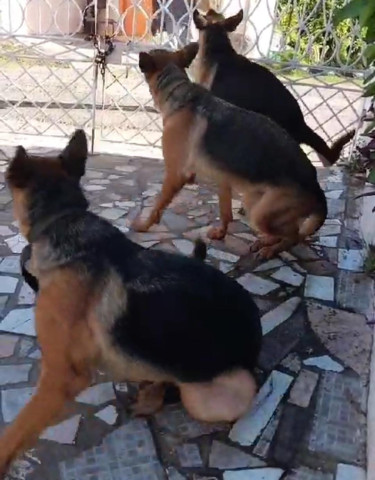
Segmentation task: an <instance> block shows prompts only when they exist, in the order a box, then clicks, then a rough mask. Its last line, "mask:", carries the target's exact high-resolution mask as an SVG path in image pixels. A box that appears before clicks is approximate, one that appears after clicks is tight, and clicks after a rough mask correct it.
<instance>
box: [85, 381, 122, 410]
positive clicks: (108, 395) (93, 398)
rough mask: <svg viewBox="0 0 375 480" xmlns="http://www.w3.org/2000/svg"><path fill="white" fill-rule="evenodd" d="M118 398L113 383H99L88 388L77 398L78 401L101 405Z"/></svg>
mask: <svg viewBox="0 0 375 480" xmlns="http://www.w3.org/2000/svg"><path fill="white" fill-rule="evenodd" d="M115 398H116V396H115V392H114V390H113V386H112V383H110V382H107V383H99V384H98V385H94V386H93V387H90V388H88V389H86V390H85V391H84V392H82V393H81V394H80V395H78V397H77V398H76V401H77V402H80V403H88V404H90V405H96V406H99V405H101V404H102V403H106V402H109V401H110V400H114V399H115Z"/></svg>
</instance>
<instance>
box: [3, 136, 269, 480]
mask: <svg viewBox="0 0 375 480" xmlns="http://www.w3.org/2000/svg"><path fill="white" fill-rule="evenodd" d="M86 158H87V141H86V137H85V134H84V133H83V132H82V131H77V132H76V133H75V134H74V135H73V137H72V139H71V140H70V142H69V144H68V145H67V147H66V148H65V149H64V151H63V152H62V153H61V154H60V155H59V156H58V157H51V158H41V157H36V156H29V155H28V154H27V152H26V151H25V150H24V149H23V148H22V147H19V148H18V149H17V152H16V155H15V157H14V159H13V160H12V161H11V162H10V165H9V167H8V170H7V174H6V176H7V182H8V185H9V187H10V189H11V192H12V197H13V206H14V213H15V217H16V219H17V221H18V223H19V225H20V230H21V233H22V234H23V235H24V236H25V237H26V238H27V240H28V241H29V242H30V243H31V244H32V256H31V271H32V276H33V277H34V276H35V279H37V284H36V287H37V288H38V289H39V291H38V296H37V301H36V307H35V322H36V331H37V336H38V341H39V344H40V347H41V351H42V359H41V375H40V379H39V383H38V387H37V391H36V393H35V395H34V396H33V397H32V398H31V400H30V401H29V403H28V404H27V405H26V406H25V407H24V408H23V410H22V411H21V412H20V413H19V415H18V416H17V418H16V419H15V421H14V422H13V423H12V424H11V425H10V426H8V428H7V429H6V430H5V431H4V433H3V435H2V437H1V438H0V476H1V478H3V476H4V475H5V472H6V470H7V468H8V467H9V464H10V463H11V462H12V461H13V460H14V459H15V457H16V456H17V455H18V454H20V453H21V452H22V451H23V450H24V449H26V448H28V447H29V446H31V445H32V444H33V442H35V441H36V440H37V438H38V436H39V435H40V434H41V432H42V431H43V430H44V429H45V428H47V427H48V426H50V425H52V424H53V423H54V422H56V421H58V420H59V419H60V420H61V414H62V412H63V409H64V406H65V405H66V404H67V402H70V401H73V400H74V398H75V397H76V396H77V395H78V394H79V393H80V392H81V391H82V390H84V389H85V388H87V387H88V386H89V385H90V384H91V380H92V377H93V373H94V372H95V371H96V370H97V369H98V368H100V369H101V370H104V371H106V372H108V373H109V374H110V375H111V376H112V378H113V380H116V381H134V382H152V383H151V385H148V386H147V389H146V390H143V391H142V395H141V396H140V397H139V399H138V403H137V404H136V406H135V412H136V413H151V412H153V411H155V410H157V409H158V408H160V407H161V406H162V403H163V395H164V383H172V384H174V385H176V386H177V387H178V388H179V390H180V394H181V399H182V402H183V404H184V406H185V407H186V409H187V410H188V412H189V413H190V414H191V415H192V416H193V417H194V418H196V419H198V420H202V421H213V422H216V421H234V420H236V419H237V418H238V417H240V416H241V415H243V414H244V413H245V412H246V411H247V410H248V408H249V407H250V405H251V403H252V400H253V398H254V395H255V393H256V384H255V380H254V378H253V375H252V372H253V370H254V367H255V366H256V363H257V358H258V354H259V351H260V347H261V338H262V333H261V325H260V319H259V311H258V308H257V307H256V305H255V303H254V301H253V300H252V298H251V296H250V294H249V293H248V292H247V291H246V290H245V289H244V288H243V287H242V286H240V285H239V284H238V283H237V282H236V281H234V280H233V279H230V278H229V277H226V276H225V275H224V274H222V273H221V272H220V271H219V270H216V269H215V268H213V267H210V266H208V265H205V264H204V263H203V262H202V261H201V260H198V259H192V258H187V257H184V256H182V255H175V254H170V253H165V252H161V251H152V250H146V249H144V248H143V247H141V246H139V245H137V244H135V243H133V242H132V241H130V240H129V239H128V238H126V236H125V235H124V234H123V233H121V232H120V231H119V230H118V229H116V228H115V227H114V226H113V225H111V224H110V223H109V222H108V221H106V220H104V219H102V218H100V217H99V216H97V215H95V214H93V213H91V212H89V211H88V202H87V200H86V198H85V196H84V194H83V192H82V189H81V187H80V184H79V183H80V178H81V177H82V175H84V172H85V164H86ZM200 251H201V250H200ZM27 253H28V252H27V251H26V253H25V259H26V258H27ZM202 255H203V253H202V252H201V254H200V255H198V256H202ZM34 286H35V284H34Z"/></svg>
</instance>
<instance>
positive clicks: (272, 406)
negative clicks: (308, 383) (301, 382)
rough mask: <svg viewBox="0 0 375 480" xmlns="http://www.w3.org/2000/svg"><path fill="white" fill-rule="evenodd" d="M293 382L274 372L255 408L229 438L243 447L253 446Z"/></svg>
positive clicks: (240, 421)
mask: <svg viewBox="0 0 375 480" xmlns="http://www.w3.org/2000/svg"><path fill="white" fill-rule="evenodd" d="M292 381H293V377H291V376H290V375H287V374H285V373H282V372H279V371H277V370H274V371H273V372H272V373H271V375H270V376H269V377H268V379H267V381H266V382H265V384H264V385H263V386H262V388H261V389H260V391H259V393H258V395H257V396H256V399H255V401H254V405H253V407H252V408H251V409H250V410H249V412H247V413H246V414H245V415H244V416H243V417H242V418H240V419H239V420H238V421H237V422H236V423H235V424H234V426H233V428H232V429H231V431H230V434H229V438H230V439H231V440H232V441H233V442H237V443H239V444H241V445H246V446H249V445H252V444H253V443H254V442H255V440H256V439H257V437H258V436H259V435H260V434H261V432H262V431H263V429H264V428H265V427H266V425H267V423H268V422H269V421H270V419H271V417H272V415H273V414H274V412H275V410H276V408H277V406H278V405H279V403H280V401H281V399H282V397H283V396H284V394H285V393H286V391H287V390H288V388H289V386H290V384H291V383H292Z"/></svg>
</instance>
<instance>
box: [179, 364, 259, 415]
mask: <svg viewBox="0 0 375 480" xmlns="http://www.w3.org/2000/svg"><path fill="white" fill-rule="evenodd" d="M179 387H180V391H181V399H182V401H183V403H184V405H185V407H186V408H187V410H188V411H189V413H190V415H191V416H192V417H194V418H195V419H197V420H200V421H202V422H232V421H234V420H236V419H237V418H239V417H241V416H242V415H244V414H245V413H246V412H247V411H248V410H249V408H250V407H251V404H252V402H253V399H254V397H255V395H256V391H257V389H256V384H255V381H254V378H253V377H252V376H251V375H250V374H249V373H248V372H246V371H245V370H237V371H235V372H231V373H227V374H224V375H220V376H219V377H217V378H216V379H215V380H214V381H212V382H210V383H208V382H207V383H199V384H198V383H190V384H187V383H182V384H180V385H179Z"/></svg>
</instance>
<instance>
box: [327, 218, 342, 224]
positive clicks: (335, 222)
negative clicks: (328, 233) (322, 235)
mask: <svg viewBox="0 0 375 480" xmlns="http://www.w3.org/2000/svg"><path fill="white" fill-rule="evenodd" d="M324 225H342V221H341V220H339V219H338V218H327V219H326V221H325V222H324Z"/></svg>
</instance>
